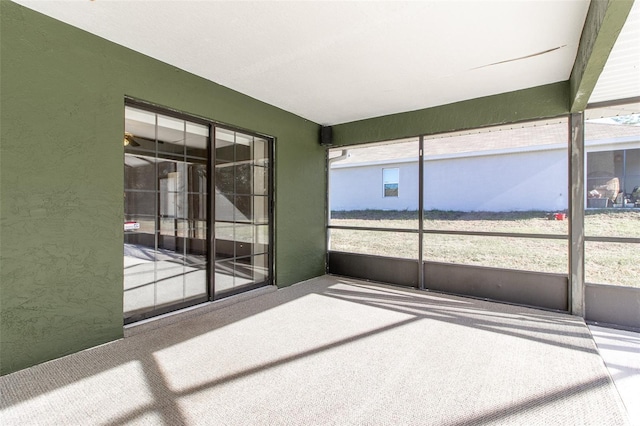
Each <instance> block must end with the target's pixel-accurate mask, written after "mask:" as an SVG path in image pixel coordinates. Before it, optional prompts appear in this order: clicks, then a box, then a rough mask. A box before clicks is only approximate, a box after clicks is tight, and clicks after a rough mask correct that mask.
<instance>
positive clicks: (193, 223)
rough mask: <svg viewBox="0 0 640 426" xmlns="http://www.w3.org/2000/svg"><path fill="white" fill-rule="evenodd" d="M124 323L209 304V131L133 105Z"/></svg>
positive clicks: (127, 143)
mask: <svg viewBox="0 0 640 426" xmlns="http://www.w3.org/2000/svg"><path fill="white" fill-rule="evenodd" d="M124 149H125V155H124V165H125V172H124V216H125V217H124V220H125V223H124V298H123V302H124V317H125V323H128V322H132V321H136V320H139V319H143V318H146V317H148V316H152V315H157V314H160V313H163V312H167V311H170V310H174V309H177V308H180V307H183V306H188V305H192V304H195V303H199V302H202V301H206V300H208V285H207V283H208V280H207V264H208V263H207V258H208V250H207V246H208V245H207V229H208V227H207V211H208V195H207V193H208V189H207V188H208V185H207V166H208V158H209V126H208V125H205V124H199V123H194V122H190V121H187V120H182V119H177V118H173V117H168V116H165V115H161V114H156V113H153V112H149V111H145V110H141V109H137V108H133V107H130V106H127V107H126V109H125V137H124Z"/></svg>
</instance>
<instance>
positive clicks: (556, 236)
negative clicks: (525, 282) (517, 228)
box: [423, 229, 569, 240]
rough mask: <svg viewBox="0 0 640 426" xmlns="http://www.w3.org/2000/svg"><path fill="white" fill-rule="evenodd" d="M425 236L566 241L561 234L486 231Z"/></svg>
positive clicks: (438, 231) (427, 232) (435, 232)
mask: <svg viewBox="0 0 640 426" xmlns="http://www.w3.org/2000/svg"><path fill="white" fill-rule="evenodd" d="M423 232H424V233H425V234H440V235H472V236H477V237H508V238H540V239H546V240H567V239H569V236H568V235H561V234H526V233H519V232H487V231H446V230H437V229H425V230H424V231H423Z"/></svg>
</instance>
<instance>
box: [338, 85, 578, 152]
mask: <svg viewBox="0 0 640 426" xmlns="http://www.w3.org/2000/svg"><path fill="white" fill-rule="evenodd" d="M568 112H569V83H568V82H560V83H554V84H549V85H545V86H540V87H533V88H530V89H524V90H518V91H516V92H509V93H502V94H499V95H493V96H487V97H483V98H477V99H471V100H467V101H462V102H457V103H453V104H448V105H442V106H438V107H434V108H425V109H421V110H416V111H409V112H403V113H399V114H391V115H386V116H383V117H376V118H370V119H367V120H360V121H354V122H351V123H346V124H340V125H337V126H333V137H334V144H335V145H338V146H341V145H352V144H358V143H364V142H379V141H386V140H392V139H401V138H406V137H413V136H418V135H430V134H437V133H444V132H452V131H456V130H465V129H475V128H478V127H485V126H490V125H496V124H505V123H515V122H518V121H524V120H533V119H538V118H544V117H556V116H558V115H562V114H567V113H568Z"/></svg>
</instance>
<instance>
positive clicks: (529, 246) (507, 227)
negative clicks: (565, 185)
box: [331, 209, 640, 287]
mask: <svg viewBox="0 0 640 426" xmlns="http://www.w3.org/2000/svg"><path fill="white" fill-rule="evenodd" d="M331 224H332V225H344V226H362V227H376V228H405V229H418V214H417V212H415V211H379V210H364V211H351V212H332V220H331ZM568 224H569V222H568V221H567V220H548V219H547V214H546V212H536V211H528V212H507V213H493V212H471V213H467V212H452V211H427V212H425V229H426V230H455V231H469V232H475V231H480V232H509V233H525V234H552V235H565V236H566V235H567V233H568ZM585 233H586V235H587V236H606V237H631V238H640V209H639V210H594V211H591V210H589V211H587V212H586V214H585ZM331 250H336V251H346V252H355V253H364V254H373V255H381V256H391V257H401V258H409V259H416V258H417V257H418V255H417V253H418V236H417V234H410V233H394V232H376V231H353V230H342V229H333V230H331ZM423 250H424V251H423V256H424V259H425V260H429V261H436V262H447V263H457V264H467V265H480V266H489V267H497V268H507V269H521V270H528V271H536V272H553V273H561V274H566V273H567V271H568V241H567V240H554V239H534V238H510V237H486V236H471V235H439V234H425V236H424V249H423ZM585 274H586V275H585V276H586V281H587V282H591V283H599V284H616V285H624V286H632V287H640V244H635V243H632V244H629V243H600V242H587V243H586V250H585Z"/></svg>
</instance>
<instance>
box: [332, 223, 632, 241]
mask: <svg viewBox="0 0 640 426" xmlns="http://www.w3.org/2000/svg"><path fill="white" fill-rule="evenodd" d="M327 228H329V229H346V230H351V231H380V232H404V233H407V234H418V233H420V231H419V230H417V229H407V228H373V227H365V226H344V225H328V226H327ZM423 233H424V234H440V235H471V236H484V237H509V238H540V239H548V240H566V239H568V238H569V236H568V235H558V234H523V233H512V232H483V231H451V230H449V231H447V230H437V229H425V230H424V231H423ZM613 240H615V241H613ZM625 240H627V241H625V242H636V241H635V240H640V239H638V238H627V239H625ZM629 240H631V241H629ZM594 241H596V240H594ZM597 241H599V240H597ZM616 241H617V239H612V242H616Z"/></svg>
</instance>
